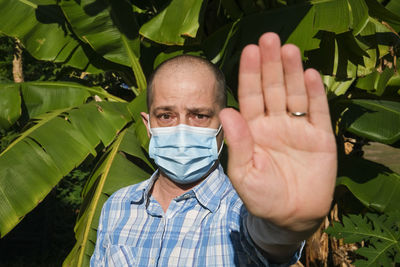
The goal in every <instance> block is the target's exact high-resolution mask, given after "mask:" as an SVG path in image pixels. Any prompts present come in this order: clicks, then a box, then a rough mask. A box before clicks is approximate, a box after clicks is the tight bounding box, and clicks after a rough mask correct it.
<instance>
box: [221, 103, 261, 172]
mask: <svg viewBox="0 0 400 267" xmlns="http://www.w3.org/2000/svg"><path fill="white" fill-rule="evenodd" d="M219 118H220V120H221V123H222V127H223V128H224V134H225V138H226V142H227V143H228V153H229V162H228V167H229V168H235V169H246V168H240V167H242V166H245V165H246V164H248V163H249V162H250V161H251V159H252V157H253V138H252V136H251V133H250V129H249V127H248V125H247V122H246V120H245V119H244V118H243V117H242V115H241V114H240V113H239V112H237V111H236V110H234V109H232V108H225V109H223V110H222V111H221V112H220V113H219ZM235 176H236V177H241V176H242V175H241V174H239V173H236V174H235Z"/></svg>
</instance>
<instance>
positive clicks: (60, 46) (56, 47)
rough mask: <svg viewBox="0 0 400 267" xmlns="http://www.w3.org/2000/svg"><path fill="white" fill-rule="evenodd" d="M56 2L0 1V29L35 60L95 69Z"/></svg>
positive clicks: (29, 0)
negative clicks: (16, 40) (17, 42)
mask: <svg viewBox="0 0 400 267" xmlns="http://www.w3.org/2000/svg"><path fill="white" fill-rule="evenodd" d="M56 2H57V1H55V0H54V1H33V0H15V1H9V0H0V10H1V11H2V12H1V16H0V32H2V33H4V34H6V35H8V36H13V37H17V38H18V39H20V40H21V42H22V44H23V45H24V47H25V48H26V50H28V51H29V53H30V54H31V55H32V56H34V57H35V58H37V59H41V60H50V61H54V62H63V63H65V64H68V65H70V66H73V67H76V68H80V69H85V70H90V71H91V72H98V71H99V70H98V69H97V68H95V67H94V66H93V65H92V64H91V63H90V62H89V58H88V56H87V55H86V54H87V53H86V52H85V51H84V50H83V48H82V47H81V45H80V44H79V42H78V41H77V40H75V39H74V38H73V36H72V35H71V33H70V32H68V27H67V25H66V23H65V19H64V15H63V14H62V11H61V9H60V8H59V6H58V5H56Z"/></svg>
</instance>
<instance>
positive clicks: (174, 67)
mask: <svg viewBox="0 0 400 267" xmlns="http://www.w3.org/2000/svg"><path fill="white" fill-rule="evenodd" d="M152 98H153V99H152V104H151V108H156V107H158V106H176V107H191V108H196V107H213V106H215V105H216V80H215V75H214V73H213V72H212V71H211V69H210V68H209V67H207V66H206V65H204V64H201V63H190V62H189V63H188V62H186V63H184V64H171V65H170V66H169V65H166V66H163V68H162V69H160V70H159V72H158V73H157V74H156V76H155V77H154V81H153V86H152Z"/></svg>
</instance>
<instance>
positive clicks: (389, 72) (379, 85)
mask: <svg viewBox="0 0 400 267" xmlns="http://www.w3.org/2000/svg"><path fill="white" fill-rule="evenodd" d="M394 74H395V70H394V69H393V68H386V69H385V70H384V71H383V72H378V71H374V72H372V73H371V74H369V75H367V76H365V77H361V78H359V79H358V80H357V83H356V87H357V88H360V89H364V90H366V91H368V92H369V93H373V94H376V95H378V96H381V95H382V94H383V93H384V92H385V88H386V86H387V83H388V82H389V80H390V78H391V77H392V76H393V75H394Z"/></svg>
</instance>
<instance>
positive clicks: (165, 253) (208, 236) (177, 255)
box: [90, 166, 299, 267]
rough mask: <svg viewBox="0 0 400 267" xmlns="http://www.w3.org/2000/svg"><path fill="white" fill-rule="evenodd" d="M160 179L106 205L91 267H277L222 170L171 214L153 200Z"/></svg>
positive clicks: (173, 203) (121, 193) (117, 195)
mask: <svg viewBox="0 0 400 267" xmlns="http://www.w3.org/2000/svg"><path fill="white" fill-rule="evenodd" d="M156 179H157V172H156V173H155V174H153V175H152V177H151V178H150V179H148V180H146V181H144V182H142V183H139V184H136V185H132V186H128V187H125V188H123V189H121V190H119V191H117V192H116V193H114V194H113V195H112V196H111V197H110V198H109V199H108V200H107V202H106V203H105V204H104V206H103V210H102V213H101V217H100V224H99V228H98V231H97V243H96V248H95V252H94V254H93V256H92V258H91V261H90V265H91V266H96V267H98V266H179V267H181V266H207V267H213V266H215V267H217V266H218V267H220V266H275V265H272V264H269V263H268V260H267V259H266V258H264V257H263V255H262V253H261V252H260V251H259V250H258V249H257V248H256V246H255V245H254V243H253V241H252V240H251V238H250V237H249V234H248V232H247V230H246V227H245V225H244V222H245V221H246V220H245V218H246V216H247V214H248V212H247V210H246V208H245V206H244V205H243V202H242V201H241V199H240V198H239V197H238V195H237V193H236V191H235V190H234V189H233V187H232V184H231V183H230V181H229V179H228V177H227V176H226V175H225V174H224V172H223V169H222V167H221V166H219V168H217V169H216V170H215V171H213V172H212V173H211V174H210V175H209V177H208V178H207V179H205V180H204V181H203V182H202V183H200V184H199V185H197V186H196V187H195V188H193V189H192V190H190V191H189V192H187V193H184V194H183V195H181V196H179V197H177V198H175V199H173V200H172V201H171V203H170V205H169V207H168V210H167V211H166V213H164V212H163V210H162V208H161V206H160V204H159V203H158V202H157V201H156V200H155V199H154V198H153V197H152V196H149V190H150V189H151V187H152V185H153V183H154V181H155V180H156ZM298 258H299V252H297V253H296V255H294V257H293V259H292V260H291V262H290V263H288V264H284V265H281V266H288V265H290V264H293V263H295V262H296V261H297V260H298Z"/></svg>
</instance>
